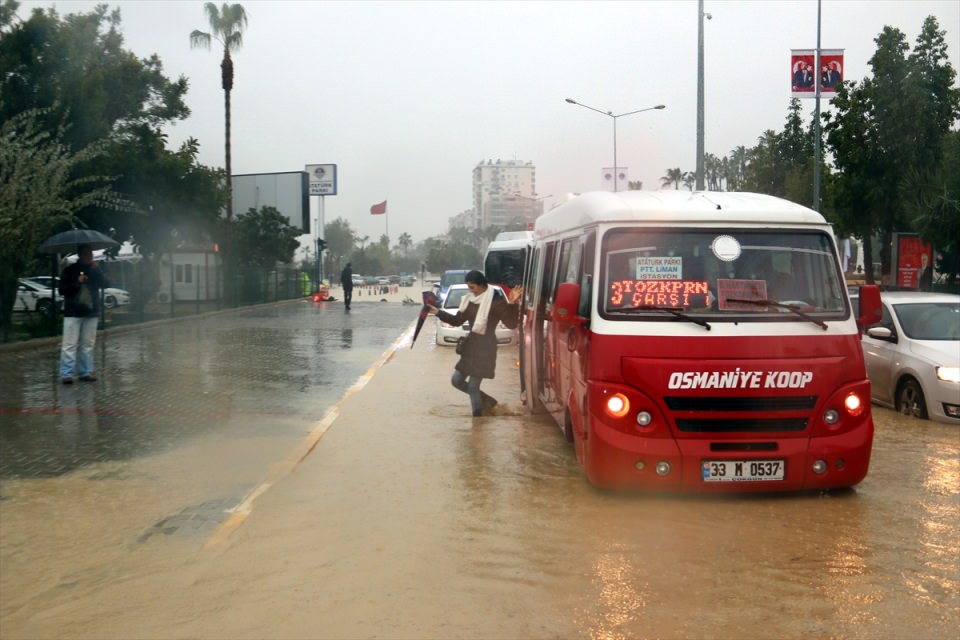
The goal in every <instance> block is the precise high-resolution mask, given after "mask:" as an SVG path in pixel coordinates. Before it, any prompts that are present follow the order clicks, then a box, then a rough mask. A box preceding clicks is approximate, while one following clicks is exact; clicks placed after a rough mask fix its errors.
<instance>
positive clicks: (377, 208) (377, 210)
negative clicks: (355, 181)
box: [370, 200, 387, 216]
mask: <svg viewBox="0 0 960 640" xmlns="http://www.w3.org/2000/svg"><path fill="white" fill-rule="evenodd" d="M386 212H387V201H386V200H384V201H383V202H381V203H380V204H375V205H373V206H372V207H370V213H372V214H373V215H375V216H376V215H380V214H381V213H386Z"/></svg>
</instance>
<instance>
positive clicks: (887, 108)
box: [823, 17, 960, 282]
mask: <svg viewBox="0 0 960 640" xmlns="http://www.w3.org/2000/svg"><path fill="white" fill-rule="evenodd" d="M876 43H877V51H876V52H875V53H874V55H873V57H872V58H871V59H870V65H871V68H872V71H873V76H872V77H869V78H865V79H864V80H863V81H862V82H861V83H860V84H857V83H856V82H851V83H846V82H845V83H844V84H843V86H841V87H840V88H839V89H838V92H837V97H836V98H834V101H833V106H834V108H835V109H834V113H826V114H824V116H823V119H824V123H825V124H824V130H825V133H826V144H827V146H828V148H829V150H830V151H831V152H832V154H833V157H834V163H835V165H836V167H837V169H838V171H839V173H840V175H838V176H837V179H836V181H835V193H834V200H835V202H836V215H837V218H838V220H839V222H840V225H841V226H843V227H847V228H849V229H854V230H856V232H857V233H856V235H858V236H859V237H861V238H864V239H868V238H870V237H872V235H873V234H874V233H879V236H880V247H881V249H880V262H881V271H882V273H883V274H889V273H890V272H891V269H890V251H889V246H890V240H891V237H892V234H893V232H894V231H910V230H912V223H913V220H914V219H917V218H918V217H921V218H922V216H919V215H918V212H917V211H916V209H915V208H914V210H913V213H912V214H910V213H909V211H910V207H909V206H907V204H906V202H905V200H904V194H905V193H908V191H907V190H905V189H904V184H905V183H907V181H908V178H909V177H910V176H915V177H917V180H919V183H918V184H921V185H923V184H926V187H925V188H927V189H929V190H931V193H935V192H936V191H935V188H934V187H933V186H932V185H930V184H929V183H926V182H924V181H925V180H927V179H930V178H933V177H935V176H937V175H945V174H944V173H943V172H942V171H941V170H940V168H941V167H942V163H943V152H944V144H945V140H946V138H947V135H948V133H949V127H950V126H951V125H952V123H953V122H955V121H956V119H957V118H958V116H960V90H957V89H956V88H954V87H953V86H952V83H953V80H954V78H955V77H956V73H955V71H954V70H953V69H952V67H951V66H950V64H949V62H948V61H947V58H946V47H945V45H944V43H943V32H941V31H940V30H939V28H938V25H937V22H936V20H935V19H934V18H932V17H930V18H927V20H926V21H925V22H924V26H923V29H922V31H921V33H920V36H918V38H917V46H916V49H915V51H914V53H913V54H912V55H910V56H909V57H908V56H907V51H908V49H909V46H908V45H907V43H906V41H905V37H904V35H903V33H902V32H901V31H900V30H898V29H895V28H892V27H885V28H884V29H883V31H882V32H881V33H880V35H879V36H877V38H876ZM921 176H922V177H921ZM944 188H945V185H942V186H941V187H940V188H939V191H944ZM928 196H929V194H928ZM933 201H935V199H933V200H931V199H930V198H929V197H928V198H927V199H926V200H924V199H921V200H919V201H915V202H914V205H916V204H918V203H922V202H928V203H929V202H933ZM926 239H928V240H933V241H935V240H937V239H938V238H926ZM934 243H935V244H936V242H934ZM864 246H865V251H864V260H865V262H866V264H870V263H871V262H872V260H873V257H872V249H871V243H869V242H865V243H864ZM871 271H872V270H870V269H868V270H867V281H868V282H872V275H873V274H872V272H871Z"/></svg>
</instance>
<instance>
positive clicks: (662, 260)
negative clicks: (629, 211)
mask: <svg viewBox="0 0 960 640" xmlns="http://www.w3.org/2000/svg"><path fill="white" fill-rule="evenodd" d="M601 252H602V253H601V282H602V283H603V286H602V287H601V289H600V299H599V306H600V313H601V315H602V316H604V317H606V318H609V319H611V320H620V321H636V320H660V321H663V320H670V319H671V318H670V314H664V313H662V312H661V311H660V310H661V309H663V308H665V307H666V308H672V309H676V310H677V311H680V312H682V313H683V314H685V315H688V316H701V317H710V319H711V320H725V319H730V320H734V319H736V320H737V321H740V320H744V319H746V320H751V319H757V320H760V319H776V320H788V319H793V320H798V321H804V320H807V321H810V320H811V318H817V319H815V320H813V321H814V322H816V323H817V324H820V323H821V321H822V320H823V319H824V318H829V317H835V318H836V317H842V316H844V315H845V314H846V313H847V311H848V310H847V302H846V295H845V293H844V292H845V287H844V284H843V280H842V274H841V273H840V269H839V265H838V264H837V260H836V258H835V253H834V249H833V240H832V238H831V237H830V236H829V235H828V234H827V233H824V232H821V231H811V232H807V231H799V230H796V229H789V230H770V229H733V228H731V229H702V228H701V229H683V228H680V229H678V228H671V229H662V228H649V227H630V228H616V229H611V230H610V231H608V232H607V233H606V234H605V235H604V236H603V242H602V246H601ZM627 310H629V313H624V311H627ZM674 315H676V314H674ZM674 319H675V318H674Z"/></svg>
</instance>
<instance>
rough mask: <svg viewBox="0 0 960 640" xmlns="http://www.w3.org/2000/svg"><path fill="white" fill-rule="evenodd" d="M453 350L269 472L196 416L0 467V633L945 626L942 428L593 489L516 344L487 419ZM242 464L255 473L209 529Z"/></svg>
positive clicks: (951, 595) (360, 633)
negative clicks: (531, 404) (858, 467)
mask: <svg viewBox="0 0 960 640" xmlns="http://www.w3.org/2000/svg"><path fill="white" fill-rule="evenodd" d="M422 339H423V338H422V337H421V340H422ZM452 362H453V359H452V356H451V354H450V353H449V350H444V349H440V348H435V347H432V346H431V345H429V344H424V345H420V344H419V343H418V345H417V349H416V350H408V347H407V346H404V347H402V348H400V349H399V350H398V351H397V352H396V353H395V354H394V355H392V356H391V358H390V359H388V360H387V362H386V364H384V365H383V367H382V368H381V369H380V370H379V371H377V373H376V374H375V375H374V376H373V377H372V378H371V379H370V380H369V382H368V383H367V384H366V386H365V387H364V388H363V389H362V390H359V391H356V392H354V393H351V394H348V395H349V397H348V398H347V399H346V400H345V401H343V402H342V403H341V404H340V405H339V408H338V412H339V413H338V416H337V418H336V420H335V421H334V422H333V423H332V425H331V426H330V428H329V430H327V431H326V432H325V433H324V434H323V436H322V439H320V440H319V443H318V444H317V445H316V447H315V448H314V449H313V451H312V453H310V454H309V455H308V456H307V457H306V458H305V459H304V460H303V461H302V462H299V463H297V464H294V465H291V466H290V467H289V469H287V470H285V471H281V472H279V473H271V472H270V467H271V465H272V464H274V463H276V462H277V461H280V460H282V459H283V458H284V456H285V455H286V454H287V453H288V452H289V441H284V442H283V443H282V445H281V444H277V443H275V442H272V441H271V439H270V438H268V437H264V438H254V437H248V438H238V439H236V440H231V441H223V439H222V438H217V437H215V436H214V435H211V436H210V437H207V438H197V439H193V440H191V441H189V442H187V443H185V444H184V445H183V446H181V447H179V448H176V449H175V450H171V451H164V452H160V453H158V454H156V455H152V456H146V457H143V458H140V459H138V460H136V461H129V460H126V461H122V460H121V461H114V462H109V463H104V464H101V465H92V466H89V467H84V468H82V469H79V470H77V471H75V472H72V473H68V474H64V475H61V476H59V477H53V478H34V479H13V480H8V481H5V482H4V484H3V493H2V495H3V500H0V516H2V517H0V569H2V571H0V637H2V638H5V639H10V640H14V639H20V638H23V639H37V638H591V639H598V640H599V639H618V638H798V637H810V638H956V637H958V629H960V429H958V428H957V427H956V426H951V425H941V424H936V423H932V422H921V421H916V420H912V419H908V418H905V417H903V416H900V415H898V414H896V413H894V412H890V411H886V410H884V409H879V408H876V407H875V408H874V413H875V420H876V425H877V433H876V439H875V445H874V452H873V459H872V463H871V469H870V473H869V475H868V476H867V478H866V480H865V481H864V482H863V483H862V484H861V485H860V486H858V487H857V488H855V489H853V490H846V491H837V492H829V493H824V494H819V493H818V494H800V495H796V494H793V495H764V496H720V497H716V496H711V497H704V496H651V495H637V494H620V493H609V492H600V491H597V490H594V489H592V488H591V487H590V486H589V485H588V484H587V483H586V481H585V480H584V479H583V476H582V474H581V473H580V470H579V469H578V467H577V465H576V462H575V460H574V457H573V452H572V449H571V448H570V446H569V445H567V444H566V443H565V442H564V441H563V438H562V436H561V434H560V432H559V430H558V429H557V428H556V427H555V426H554V425H553V424H551V423H550V422H549V421H548V420H547V419H546V418H544V417H543V416H529V415H527V414H526V413H525V412H523V411H521V410H520V407H519V406H518V403H517V400H516V393H515V392H514V389H513V384H514V382H515V371H511V370H510V367H511V365H512V362H511V361H510V357H509V354H502V355H501V358H500V364H499V367H500V369H499V374H498V378H497V379H496V380H493V381H489V382H488V383H485V384H484V388H485V389H486V390H488V391H489V392H491V393H493V394H494V395H497V396H498V397H500V399H501V406H500V407H499V408H498V411H497V415H496V416H493V417H489V418H480V419H471V418H470V417H469V416H468V412H467V409H466V400H465V398H464V397H463V396H462V395H459V394H457V393H456V392H455V391H453V390H452V389H450V388H449V386H447V384H446V378H447V376H448V374H449V367H450V366H451V364H452ZM401 407H402V408H403V409H402V410H401V409H399V408H401ZM250 468H257V469H259V470H260V471H258V477H259V478H261V479H263V478H267V479H269V482H266V483H263V482H261V485H260V487H261V489H262V494H261V495H259V497H258V498H257V499H256V501H255V502H254V503H253V507H252V509H251V511H250V513H249V516H248V517H246V519H245V520H244V521H243V522H242V523H241V524H239V526H237V527H236V528H235V529H233V530H231V531H229V532H228V533H227V534H224V527H225V524H224V518H226V517H228V516H226V515H224V514H225V513H226V511H227V510H228V509H230V508H231V507H236V502H235V501H232V502H231V501H230V500H226V501H223V502H220V501H218V499H219V498H221V497H223V496H237V495H244V492H247V491H249V490H250V486H249V476H250V473H249V469H250ZM241 469H243V470H245V473H243V474H241V473H239V470H241ZM264 484H266V485H269V486H264ZM218 535H222V536H223V537H222V541H221V542H220V543H218V544H216V545H209V541H210V540H211V539H213V538H216V537H217V536H218Z"/></svg>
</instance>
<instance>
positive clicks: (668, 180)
mask: <svg viewBox="0 0 960 640" xmlns="http://www.w3.org/2000/svg"><path fill="white" fill-rule="evenodd" d="M681 182H683V171H681V170H680V168H679V167H677V168H675V169H667V172H666V173H665V174H663V177H662V178H660V184H661V185H663V186H664V187H669V186H670V185H673V188H674V189H679V188H680V183H681Z"/></svg>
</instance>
